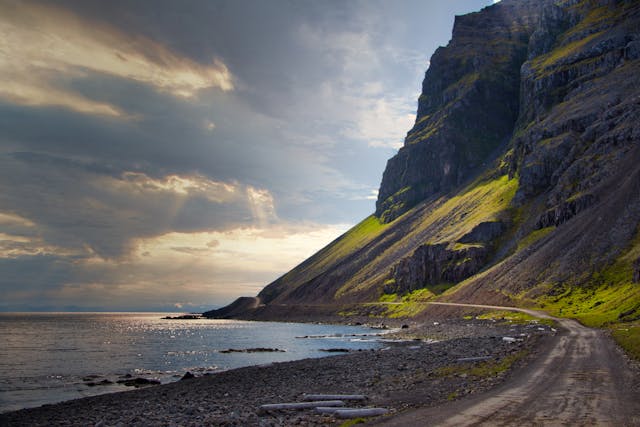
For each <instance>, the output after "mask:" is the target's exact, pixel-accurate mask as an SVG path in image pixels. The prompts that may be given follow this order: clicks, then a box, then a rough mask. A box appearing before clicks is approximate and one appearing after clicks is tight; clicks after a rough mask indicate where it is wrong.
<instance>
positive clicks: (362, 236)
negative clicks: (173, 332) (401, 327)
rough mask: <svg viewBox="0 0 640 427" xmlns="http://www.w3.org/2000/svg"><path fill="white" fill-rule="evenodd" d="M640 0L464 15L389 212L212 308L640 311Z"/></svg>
mask: <svg viewBox="0 0 640 427" xmlns="http://www.w3.org/2000/svg"><path fill="white" fill-rule="evenodd" d="M639 223H640V2H637V1H633V0H626V1H625V0H584V1H576V0H564V1H563V0H503V1H501V2H499V3H497V4H495V5H492V6H489V7H486V8H485V9H483V10H481V11H479V12H476V13H472V14H469V15H465V16H459V17H456V19H455V23H454V27H453V34H452V39H451V41H450V43H449V44H448V46H446V47H441V48H439V49H438V50H437V51H436V52H435V53H434V55H433V56H432V58H431V65H430V68H429V69H428V70H427V72H426V74H425V79H424V82H423V85H422V94H421V96H420V98H419V100H418V111H417V117H416V121H415V124H414V126H413V128H412V129H411V130H410V131H409V132H408V134H407V137H406V140H405V143H404V146H403V147H402V148H401V149H400V150H399V151H398V153H397V154H396V155H395V156H394V157H393V158H391V159H390V160H389V161H388V164H387V167H386V169H385V171H384V174H383V178H382V183H381V186H380V191H379V198H378V201H377V203H376V211H375V213H374V214H373V215H372V216H370V217H368V218H366V219H365V220H363V221H362V222H361V223H360V224H358V225H356V226H355V227H354V228H353V229H351V230H350V231H348V232H347V233H345V234H344V235H342V236H341V237H339V238H338V239H336V240H335V241H334V242H332V243H331V244H329V245H328V246H327V247H325V248H324V249H322V250H320V251H319V252H318V253H316V254H315V255H313V256H312V257H311V258H309V259H307V260H306V261H304V262H303V263H302V264H300V265H298V266H297V267H296V268H294V269H293V270H291V271H290V272H288V273H286V274H285V275H283V276H282V277H280V278H279V279H277V280H276V281H274V282H273V283H271V284H269V285H268V286H266V287H265V288H264V289H263V290H262V292H260V294H259V295H258V296H257V297H256V298H253V299H242V300H239V301H238V302H236V303H234V305H232V306H230V307H228V308H226V309H221V310H214V311H212V312H209V313H205V315H206V316H210V317H236V318H249V319H280V320H283V319H293V318H304V317H305V316H306V317H307V318H314V317H318V316H321V315H323V314H330V315H343V316H350V315H365V316H383V317H384V316H387V317H411V316H418V315H421V314H423V313H424V312H425V310H434V309H436V308H426V307H427V306H426V305H425V304H421V302H424V301H428V300H441V301H453V302H456V301H458V302H468V303H485V304H486V303H489V304H498V305H512V306H514V305H515V306H536V307H541V308H543V309H545V310H548V311H551V312H553V313H556V314H560V315H569V316H573V317H578V318H579V319H580V320H582V321H584V322H585V323H588V324H589V323H591V324H594V325H596V324H597V325H601V324H605V323H607V322H637V320H638V319H640V284H639V283H638V282H640V234H639V228H638V225H639Z"/></svg>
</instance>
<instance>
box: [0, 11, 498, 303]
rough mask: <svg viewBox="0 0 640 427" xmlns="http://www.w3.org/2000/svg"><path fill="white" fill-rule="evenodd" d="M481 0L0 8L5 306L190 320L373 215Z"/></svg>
mask: <svg viewBox="0 0 640 427" xmlns="http://www.w3.org/2000/svg"><path fill="white" fill-rule="evenodd" d="M491 3H493V0H455V1H441V0H393V1H392V0H362V1H359V0H346V1H344V0H340V1H338V0H321V1H310V0H268V1H261V0H252V1H248V0H230V1H221V0H188V1H180V2H176V1H173V0H137V1H134V2H131V1H125V0H111V1H108V2H105V1H102V0H59V1H47V2H36V1H18V0H0V79H1V81H2V83H1V84H0V187H1V188H0V292H1V298H0V311H105V310H106V311H184V312H190V311H193V312H198V311H202V310H206V309H210V308H214V307H219V306H221V305H224V304H227V303H229V302H231V301H232V300H234V299H235V298H237V297H238V296H242V295H255V294H257V293H258V292H259V291H260V290H261V289H262V288H263V287H264V286H265V285H267V284H268V283H270V282H271V281H273V280H275V279H276V278H278V277H279V276H281V275H282V274H284V273H286V272H287V271H288V270H290V269H291V268H293V267H294V266H296V265H297V264H298V263H300V262H301V261H303V260H304V259H305V258H307V257H309V256H310V255H312V254H313V253H315V252H316V251H317V250H319V249H320V248H322V247H323V246H325V245H326V244H327V243H329V242H330V241H332V240H333V239H335V238H336V237H338V236H339V235H340V234H342V233H343V232H345V231H346V230H348V229H349V228H350V227H351V226H353V225H354V224H356V223H358V222H359V221H361V220H362V219H364V218H365V217H367V216H368V215H370V214H371V213H372V212H373V211H374V210H375V199H376V194H377V189H378V186H379V184H380V181H381V178H382V172H383V171H384V167H385V164H386V161H387V159H389V158H390V157H392V156H393V155H394V154H395V153H396V152H397V149H398V148H399V147H400V146H401V145H402V142H403V139H404V137H405V135H406V133H407V131H408V130H409V129H410V128H411V126H412V124H413V122H414V120H415V112H416V108H417V98H418V96H419V94H420V88H421V82H422V79H423V77H424V72H425V71H426V69H427V68H428V65H429V57H430V56H431V54H432V53H433V52H434V50H435V49H436V48H437V47H438V46H444V45H446V44H447V42H448V40H449V38H450V36H451V29H452V25H453V20H454V16H455V15H460V14H464V13H468V12H471V11H476V10H479V9H481V8H482V7H484V6H487V5H490V4H491Z"/></svg>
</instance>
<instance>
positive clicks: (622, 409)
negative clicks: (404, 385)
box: [375, 303, 640, 427]
mask: <svg viewBox="0 0 640 427" xmlns="http://www.w3.org/2000/svg"><path fill="white" fill-rule="evenodd" d="M432 304H442V305H457V306H468V307H476V308H489V309H499V310H513V311H521V312H526V313H530V314H534V315H536V316H538V317H546V318H553V317H551V316H549V315H548V314H546V313H542V312H537V311H533V310H526V309H516V308H513V307H499V306H483V305H474V304H456V303H432ZM553 319H554V320H555V321H556V322H557V323H558V325H559V327H560V331H559V333H558V334H557V335H556V336H555V337H553V338H552V342H550V343H549V344H547V346H546V347H545V349H544V352H543V353H542V354H540V356H539V357H537V358H536V360H535V361H533V362H532V363H531V364H530V365H528V366H527V367H526V369H523V370H520V371H518V372H516V373H514V375H513V376H512V377H511V378H510V379H509V380H507V382H505V383H504V384H502V385H501V386H500V387H498V388H497V389H494V390H492V391H489V392H487V393H483V394H481V395H478V396H474V397H471V398H469V399H464V400H460V401H456V402H451V403H447V404H445V405H441V406H437V407H433V408H425V409H418V410H413V411H410V412H406V413H402V414H399V415H397V416H395V417H392V418H389V419H387V420H380V421H379V422H376V423H375V424H376V425H385V426H403V427H404V426H427V425H428V426H456V427H459V426H616V427H617V426H625V427H626V426H640V392H639V388H638V374H637V371H635V370H634V369H633V368H632V367H631V366H630V365H629V363H628V361H627V360H626V358H625V357H624V356H623V354H622V352H621V351H620V350H619V349H618V348H617V346H616V345H615V343H614V342H613V341H612V340H611V338H610V337H609V336H608V335H607V334H606V333H605V332H604V331H601V330H596V329H591V328H587V327H585V326H582V325H581V324H579V323H578V322H576V321H575V320H571V319H557V318H553Z"/></svg>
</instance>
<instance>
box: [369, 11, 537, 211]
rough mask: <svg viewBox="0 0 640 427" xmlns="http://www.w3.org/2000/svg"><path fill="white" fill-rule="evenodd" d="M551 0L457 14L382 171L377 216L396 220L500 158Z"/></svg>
mask: <svg viewBox="0 0 640 427" xmlns="http://www.w3.org/2000/svg"><path fill="white" fill-rule="evenodd" d="M548 4H549V2H548V1H536V2H533V1H506V2H501V3H500V4H497V5H495V6H493V7H490V8H486V9H484V10H483V11H481V12H477V13H472V14H469V15H464V16H458V17H456V19H455V23H454V26H453V36H452V39H451V42H450V43H449V45H448V46H447V47H441V48H439V49H438V50H436V52H435V53H434V55H433V57H432V58H431V65H430V67H429V69H428V70H427V72H426V74H425V78H424V82H423V83H422V95H421V96H420V98H419V100H418V112H417V116H416V122H415V124H414V126H413V128H412V129H411V130H410V131H409V133H408V134H407V137H406V139H405V142H404V146H403V147H402V148H401V149H400V151H399V152H398V154H396V155H395V156H394V157H393V158H391V159H390V160H389V161H388V163H387V167H386V169H385V171H384V174H383V177H382V184H381V185H380V191H379V196H378V201H377V203H376V215H377V216H378V217H379V218H381V220H382V221H384V222H389V221H392V220H393V219H395V218H397V217H398V216H400V215H401V214H403V213H404V212H406V211H408V210H409V209H410V208H412V207H413V206H415V205H416V204H417V203H418V202H420V201H422V200H424V199H425V198H427V197H429V196H431V195H433V194H436V193H439V192H444V191H448V190H451V189H453V188H456V187H458V186H459V185H460V184H462V183H463V182H465V181H466V180H468V179H469V177H470V176H472V175H473V174H474V173H477V172H478V170H479V169H480V168H486V166H487V163H488V162H490V161H491V160H492V158H495V156H496V154H497V153H496V149H498V148H500V147H504V145H505V144H506V142H507V141H508V139H509V137H510V136H511V134H512V132H513V128H514V125H515V123H516V120H517V118H518V113H519V105H520V102H519V90H520V67H521V65H522V63H523V62H524V61H525V60H526V58H527V49H528V45H529V39H530V38H531V35H532V34H533V33H534V31H535V29H536V25H537V23H538V22H539V21H540V17H541V14H542V11H543V10H545V7H546V6H548Z"/></svg>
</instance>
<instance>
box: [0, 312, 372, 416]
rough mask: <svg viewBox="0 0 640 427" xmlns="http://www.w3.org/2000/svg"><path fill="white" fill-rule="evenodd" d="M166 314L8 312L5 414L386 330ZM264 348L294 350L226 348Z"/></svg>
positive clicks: (0, 374) (1, 393) (2, 377)
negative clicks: (130, 379) (125, 379)
mask: <svg viewBox="0 0 640 427" xmlns="http://www.w3.org/2000/svg"><path fill="white" fill-rule="evenodd" d="M164 315H165V314H162V313H19V314H16V313H0V343H2V344H1V345H0V412H5V411H9V410H15V409H20V408H25V407H34V406H39V405H42V404H45V403H54V402H60V401H63V400H69V399H74V398H78V397H84V396H91V395H96V394H102V393H109V392H114V391H120V390H129V389H130V387H126V386H123V385H120V384H110V385H98V386H94V387H90V386H88V385H87V383H88V382H100V381H102V380H109V381H113V382H115V381H117V380H118V379H120V378H121V377H122V376H124V375H126V374H130V375H132V376H134V377H144V378H149V379H157V380H160V381H161V382H163V383H167V382H171V381H175V380H177V379H179V378H180V377H182V375H183V374H184V373H185V372H187V371H191V372H192V373H195V374H196V375H201V374H204V373H215V372H219V371H221V370H226V369H231V368H237V367H241V366H248V365H259V364H264V363H270V362H281V361H287V360H295V359H303V358H307V357H323V356H327V355H328V353H327V352H323V351H321V350H322V349H330V348H349V349H370V348H376V347H378V346H379V343H378V341H377V340H376V337H375V335H376V333H377V332H378V331H374V330H371V329H368V328H365V327H355V326H335V325H313V324H298V323H271V322H245V321H236V320H208V319H202V320H163V319H161V317H163V316H164ZM304 336H306V337H308V338H300V337H304ZM296 337H298V338H296ZM257 347H264V348H278V349H282V350H286V351H285V352H277V353H221V352H220V350H226V349H229V348H233V349H249V348H257ZM329 354H332V353H329Z"/></svg>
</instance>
